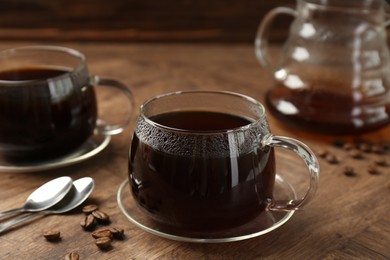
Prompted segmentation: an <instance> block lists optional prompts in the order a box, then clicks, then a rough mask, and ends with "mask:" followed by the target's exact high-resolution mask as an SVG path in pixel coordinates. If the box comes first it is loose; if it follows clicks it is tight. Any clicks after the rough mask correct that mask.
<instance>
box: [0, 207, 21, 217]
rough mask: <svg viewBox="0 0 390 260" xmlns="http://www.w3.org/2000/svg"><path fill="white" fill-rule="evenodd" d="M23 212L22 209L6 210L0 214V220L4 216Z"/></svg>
mask: <svg viewBox="0 0 390 260" xmlns="http://www.w3.org/2000/svg"><path fill="white" fill-rule="evenodd" d="M23 211H24V208H18V209H11V210H7V211H3V212H0V218H1V217H4V216H7V215H11V214H14V213H18V212H23Z"/></svg>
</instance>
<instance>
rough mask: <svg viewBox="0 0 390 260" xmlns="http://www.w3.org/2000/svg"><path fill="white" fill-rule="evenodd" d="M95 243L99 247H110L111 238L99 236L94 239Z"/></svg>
mask: <svg viewBox="0 0 390 260" xmlns="http://www.w3.org/2000/svg"><path fill="white" fill-rule="evenodd" d="M95 244H96V245H97V246H98V247H99V248H100V249H109V248H110V247H111V239H110V238H109V237H99V238H98V239H96V240H95Z"/></svg>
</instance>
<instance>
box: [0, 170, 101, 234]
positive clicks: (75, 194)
mask: <svg viewBox="0 0 390 260" xmlns="http://www.w3.org/2000/svg"><path fill="white" fill-rule="evenodd" d="M94 187H95V182H94V180H93V179H92V178H90V177H84V178H81V179H78V180H76V181H74V182H73V188H72V189H71V190H70V191H69V193H68V194H66V196H65V197H64V198H63V200H61V201H60V202H59V203H58V204H56V205H54V206H53V207H51V208H49V209H47V210H43V211H39V212H35V213H31V214H28V215H23V216H19V217H17V218H15V219H13V220H10V221H8V222H6V223H4V224H1V225H0V234H1V233H2V232H4V231H6V230H8V229H9V228H10V227H12V226H14V225H16V224H17V223H19V222H22V221H24V220H27V219H29V218H31V217H34V216H36V215H38V214H44V215H49V214H61V213H65V212H68V211H70V210H72V209H74V208H76V207H77V206H79V205H80V204H81V203H83V202H84V201H85V200H86V199H87V198H88V196H89V195H90V194H91V193H92V191H93V189H94Z"/></svg>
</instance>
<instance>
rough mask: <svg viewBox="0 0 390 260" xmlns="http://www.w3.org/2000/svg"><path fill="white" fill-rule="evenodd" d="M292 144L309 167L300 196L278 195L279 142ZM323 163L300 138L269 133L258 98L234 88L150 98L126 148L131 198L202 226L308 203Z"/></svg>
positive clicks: (166, 221)
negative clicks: (304, 186) (277, 155)
mask: <svg viewBox="0 0 390 260" xmlns="http://www.w3.org/2000/svg"><path fill="white" fill-rule="evenodd" d="M275 147H280V148H285V149H288V150H291V151H293V152H295V153H296V154H298V155H299V156H300V158H302V159H303V161H304V163H305V165H306V166H307V169H308V172H309V174H308V176H309V177H308V179H309V180H308V182H309V187H308V190H307V192H306V194H305V195H304V196H303V197H302V198H299V199H294V198H291V199H289V200H278V198H274V197H273V189H274V184H275V178H276V174H275V168H276V167H275V153H274V148H275ZM318 182H319V165H318V161H317V159H316V157H315V155H314V154H313V152H312V151H311V150H310V149H309V148H308V147H307V146H306V145H305V144H303V143H302V142H300V141H298V140H294V139H291V138H288V137H282V136H274V135H272V134H271V132H270V128H269V125H268V121H267V117H266V114H265V110H264V107H263V105H262V104H260V103H259V102H258V101H256V100H254V99H252V98H250V97H247V96H244V95H241V94H237V93H232V92H223V91H184V92H174V93H169V94H164V95H160V96H157V97H153V98H151V99H149V100H147V101H146V102H145V103H144V104H143V105H142V106H141V108H140V115H139V117H138V120H137V124H136V128H135V131H134V136H133V140H132V144H131V148H130V153H129V183H130V190H131V193H132V196H133V198H134V199H135V201H136V203H137V204H138V206H139V207H140V208H141V209H142V210H143V212H145V214H147V215H149V216H150V217H151V219H153V220H155V221H157V223H161V224H163V225H166V226H171V227H173V228H182V229H183V230H193V231H200V232H207V231H215V230H223V229H229V228H234V227H236V226H238V225H241V224H245V223H247V222H248V221H250V220H251V219H253V218H255V217H256V216H257V215H259V214H260V213H262V212H264V211H275V210H276V211H291V210H296V209H298V208H300V207H301V206H303V205H304V204H306V203H308V202H309V201H310V200H311V199H312V197H313V196H314V194H315V192H316V189H317V186H318Z"/></svg>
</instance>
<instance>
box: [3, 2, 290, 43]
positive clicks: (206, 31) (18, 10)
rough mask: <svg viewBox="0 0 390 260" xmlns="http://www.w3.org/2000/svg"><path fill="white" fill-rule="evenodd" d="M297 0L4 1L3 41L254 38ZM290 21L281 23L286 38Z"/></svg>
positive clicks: (279, 30) (279, 32) (278, 30)
mask: <svg viewBox="0 0 390 260" xmlns="http://www.w3.org/2000/svg"><path fill="white" fill-rule="evenodd" d="M276 6H295V0H273V1H267V0H200V1H199V0H198V1H196V0H163V1H158V0H157V1H156V0H0V39H1V40H61V41H66V40H80V41H184V42H253V40H254V37H255V34H256V30H257V27H258V25H259V23H260V20H261V19H262V17H263V16H264V14H265V13H266V12H268V11H269V10H270V9H272V8H274V7H276ZM289 22H290V20H289V19H285V18H284V17H282V18H281V19H278V20H277V21H276V22H275V24H274V28H275V30H273V31H274V33H273V37H274V38H278V37H283V35H284V34H285V32H286V30H287V29H288V25H289Z"/></svg>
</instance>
